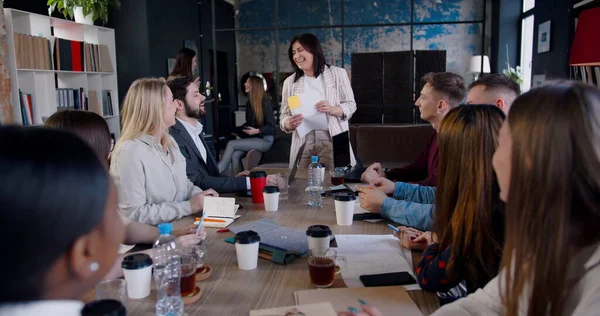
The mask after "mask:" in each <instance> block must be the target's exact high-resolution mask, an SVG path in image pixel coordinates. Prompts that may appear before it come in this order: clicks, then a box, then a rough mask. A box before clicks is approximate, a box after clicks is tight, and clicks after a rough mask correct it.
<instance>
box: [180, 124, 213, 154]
mask: <svg viewBox="0 0 600 316" xmlns="http://www.w3.org/2000/svg"><path fill="white" fill-rule="evenodd" d="M177 119H178V120H179V122H181V124H183V127H185V129H186V130H187V131H188V134H190V136H191V137H192V140H193V141H194V144H196V147H197V148H198V151H199V152H200V156H202V159H203V160H204V162H205V163H208V162H207V161H206V147H204V144H203V143H202V140H200V134H202V130H203V129H204V126H202V124H201V123H200V122H199V121H196V126H193V125H192V124H190V123H188V122H186V121H184V120H181V119H179V118H177Z"/></svg>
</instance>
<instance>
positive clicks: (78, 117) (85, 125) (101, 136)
mask: <svg viewBox="0 0 600 316" xmlns="http://www.w3.org/2000/svg"><path fill="white" fill-rule="evenodd" d="M44 126H46V127H50V128H56V129H60V130H65V131H69V132H71V133H73V134H75V135H77V136H79V137H81V139H83V140H84V141H85V142H86V143H87V144H88V145H90V147H92V149H93V150H94V151H95V152H96V154H98V157H99V158H100V159H101V160H102V161H105V160H107V159H108V154H109V153H110V146H111V137H110V130H109V129H108V124H106V121H105V120H104V119H103V118H102V116H100V115H98V114H96V113H94V112H89V111H78V110H67V111H60V112H56V113H54V114H52V115H51V116H50V117H49V118H48V120H46V123H44Z"/></svg>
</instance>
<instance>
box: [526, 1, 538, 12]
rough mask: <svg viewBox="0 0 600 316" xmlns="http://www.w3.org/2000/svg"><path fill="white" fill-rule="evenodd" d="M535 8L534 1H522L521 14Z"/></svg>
mask: <svg viewBox="0 0 600 316" xmlns="http://www.w3.org/2000/svg"><path fill="white" fill-rule="evenodd" d="M534 7H535V0H523V12H527V11H529V10H531V9H533V8H534Z"/></svg>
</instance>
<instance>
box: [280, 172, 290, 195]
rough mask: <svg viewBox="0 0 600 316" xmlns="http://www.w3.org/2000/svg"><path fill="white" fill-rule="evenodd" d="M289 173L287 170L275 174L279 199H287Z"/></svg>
mask: <svg viewBox="0 0 600 316" xmlns="http://www.w3.org/2000/svg"><path fill="white" fill-rule="evenodd" d="M289 183H290V175H289V173H287V172H280V173H278V174H277V186H278V187H279V199H280V200H287V199H288V196H289Z"/></svg>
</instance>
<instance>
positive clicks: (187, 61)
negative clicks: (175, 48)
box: [169, 47, 196, 77]
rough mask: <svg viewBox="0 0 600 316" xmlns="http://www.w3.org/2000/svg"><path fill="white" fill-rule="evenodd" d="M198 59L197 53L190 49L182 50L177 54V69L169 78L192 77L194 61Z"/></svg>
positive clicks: (174, 68)
mask: <svg viewBox="0 0 600 316" xmlns="http://www.w3.org/2000/svg"><path fill="white" fill-rule="evenodd" d="M194 57H196V52H195V51H193V50H191V49H189V48H186V47H184V48H182V49H180V50H179V52H178V53H177V59H176V60H175V67H173V71H172V72H171V73H170V74H169V76H175V77H181V76H183V77H191V76H192V75H193V74H192V59H194Z"/></svg>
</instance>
